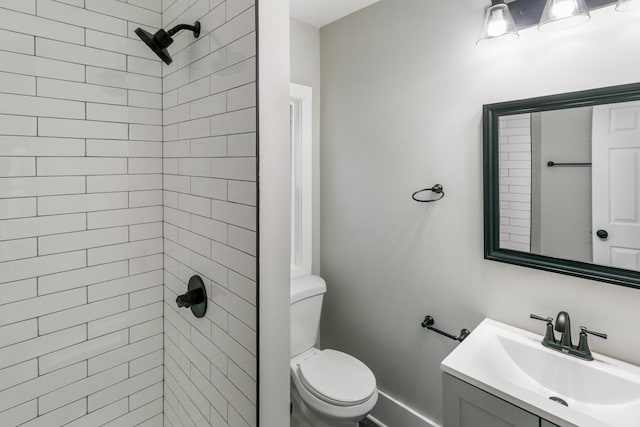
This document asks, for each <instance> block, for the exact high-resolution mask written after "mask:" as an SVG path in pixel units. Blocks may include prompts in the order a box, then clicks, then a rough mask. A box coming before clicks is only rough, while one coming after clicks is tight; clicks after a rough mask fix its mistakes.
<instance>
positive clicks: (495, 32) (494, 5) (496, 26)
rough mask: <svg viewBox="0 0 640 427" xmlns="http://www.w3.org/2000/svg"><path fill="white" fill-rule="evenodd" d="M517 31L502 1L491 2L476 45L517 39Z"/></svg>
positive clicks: (507, 8)
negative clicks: (498, 40)
mask: <svg viewBox="0 0 640 427" xmlns="http://www.w3.org/2000/svg"><path fill="white" fill-rule="evenodd" d="M518 37H519V35H518V29H517V28H516V23H515V22H514V20H513V16H511V12H510V11H509V7H508V6H507V5H506V4H505V2H504V0H491V7H489V8H488V9H487V11H486V12H485V14H484V22H483V24H482V30H481V31H480V36H479V37H478V42H477V43H476V44H477V45H481V44H484V43H486V42H488V41H490V40H494V39H498V38H499V39H501V40H503V39H517V38H518Z"/></svg>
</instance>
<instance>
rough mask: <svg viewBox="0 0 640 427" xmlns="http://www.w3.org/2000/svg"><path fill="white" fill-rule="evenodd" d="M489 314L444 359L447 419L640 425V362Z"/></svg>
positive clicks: (467, 423) (574, 426) (471, 426)
mask: <svg viewBox="0 0 640 427" xmlns="http://www.w3.org/2000/svg"><path fill="white" fill-rule="evenodd" d="M542 340H543V336H542V335H537V334H534V333H531V332H528V331H525V330H522V329H519V328H516V327H513V326H510V325H506V324H503V323H500V322H496V321H494V320H491V319H485V320H484V321H483V322H482V323H481V324H480V325H478V327H477V328H476V329H475V330H474V331H473V332H472V333H471V335H469V337H468V338H467V339H466V340H465V341H464V342H462V343H461V344H460V345H459V346H458V348H456V349H455V350H454V351H453V352H452V353H451V354H450V355H449V356H448V357H447V358H446V359H445V360H444V361H443V362H442V365H441V368H442V370H443V372H444V374H443V376H444V378H443V381H444V427H499V426H505V427H506V426H517V427H529V426H531V427H534V426H535V427H538V426H540V427H550V426H558V427H605V426H615V427H640V367H638V366H635V365H631V364H628V363H625V362H621V361H619V360H616V359H612V358H610V357H606V356H602V355H600V354H597V353H593V358H594V360H584V359H580V358H577V357H573V356H570V355H567V354H564V353H562V352H559V351H556V350H553V349H550V348H547V347H545V346H543V345H542Z"/></svg>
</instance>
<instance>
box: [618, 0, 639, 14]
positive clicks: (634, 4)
mask: <svg viewBox="0 0 640 427" xmlns="http://www.w3.org/2000/svg"><path fill="white" fill-rule="evenodd" d="M616 10H617V11H618V12H631V11H635V12H637V11H640V0H618V4H616Z"/></svg>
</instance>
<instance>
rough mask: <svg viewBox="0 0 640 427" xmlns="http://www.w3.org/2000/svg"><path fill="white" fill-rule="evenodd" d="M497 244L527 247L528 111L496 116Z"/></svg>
mask: <svg viewBox="0 0 640 427" xmlns="http://www.w3.org/2000/svg"><path fill="white" fill-rule="evenodd" d="M500 247H501V248H504V249H513V250H518V251H523V252H530V250H531V114H517V115H512V116H504V117H500Z"/></svg>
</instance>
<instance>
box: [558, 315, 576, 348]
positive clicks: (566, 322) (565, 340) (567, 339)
mask: <svg viewBox="0 0 640 427" xmlns="http://www.w3.org/2000/svg"><path fill="white" fill-rule="evenodd" d="M555 330H556V331H557V332H560V333H561V334H562V335H560V344H561V345H563V346H566V347H573V343H572V342H571V320H570V318H569V313H567V312H566V311H561V312H560V313H558V316H557V317H556V326H555Z"/></svg>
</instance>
